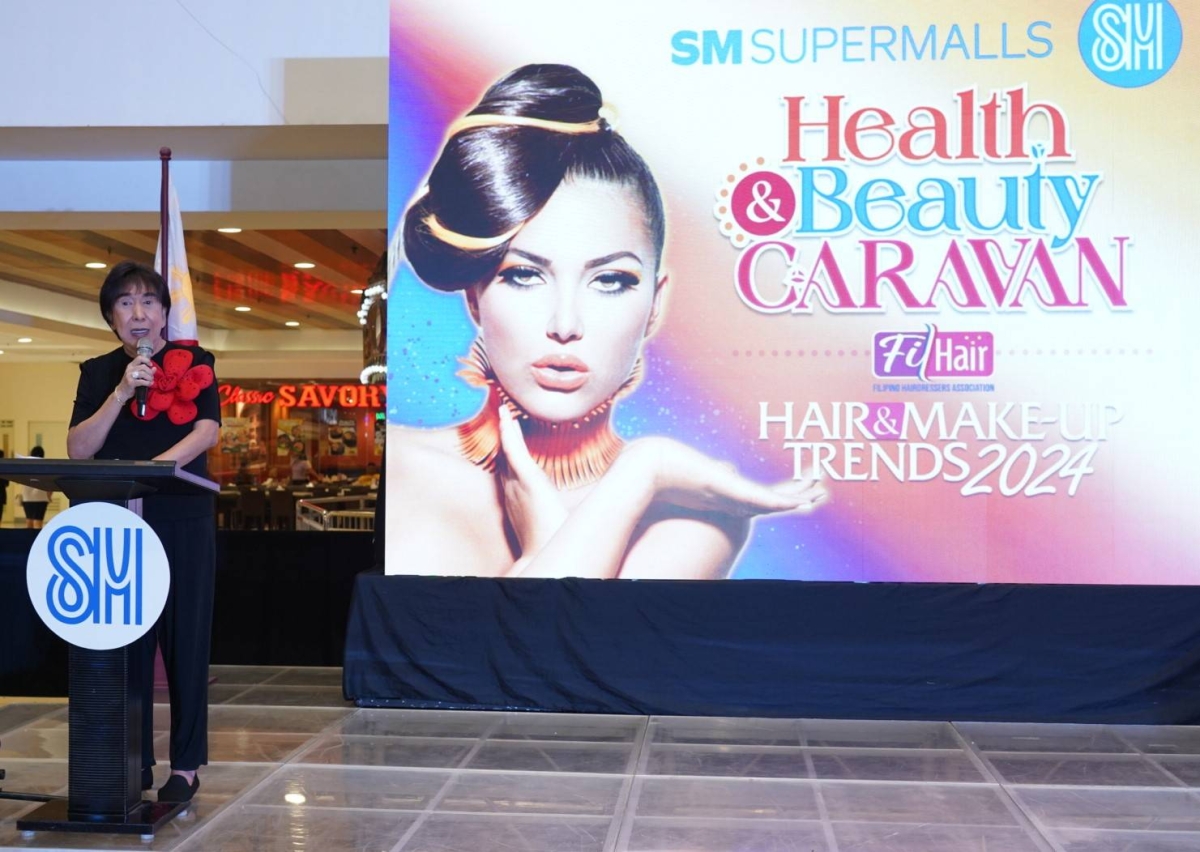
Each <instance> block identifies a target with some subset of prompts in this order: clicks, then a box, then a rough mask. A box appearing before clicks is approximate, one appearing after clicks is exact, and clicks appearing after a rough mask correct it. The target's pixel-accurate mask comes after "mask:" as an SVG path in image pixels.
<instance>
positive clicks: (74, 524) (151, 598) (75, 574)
mask: <svg viewBox="0 0 1200 852" xmlns="http://www.w3.org/2000/svg"><path fill="white" fill-rule="evenodd" d="M25 580H26V585H27V586H28V589H29V599H30V601H32V603H33V607H34V609H35V610H37V613H38V615H39V616H40V617H41V619H42V621H43V622H44V623H45V624H46V626H47V627H49V628H50V629H51V630H52V631H54V633H56V634H57V635H58V636H61V637H62V638H63V639H65V640H67V641H68V642H70V643H71V644H72V645H78V646H79V647H81V648H91V649H93V650H105V649H109V648H120V647H123V646H125V645H128V644H129V643H130V642H133V641H134V640H135V639H137V638H139V637H140V636H141V635H142V634H144V633H145V632H146V631H147V630H149V629H150V628H151V627H153V626H154V623H155V622H156V621H157V620H158V616H159V614H160V613H161V612H162V608H163V605H164V604H165V603H166V600H167V591H168V590H169V588H170V584H171V576H170V571H169V570H168V566H167V556H166V552H165V551H164V550H163V546H162V542H161V541H159V539H158V536H157V535H155V534H154V530H152V529H150V527H149V525H148V524H146V522H145V521H143V520H142V519H141V518H139V517H138V516H137V515H135V514H134V513H133V512H130V511H129V510H127V509H123V508H121V507H119V506H114V505H111V504H109V503H85V504H83V505H80V506H73V507H71V508H70V509H68V510H67V511H65V512H62V513H61V514H59V515H57V516H56V517H55V518H54V519H53V520H52V521H51V522H50V523H49V524H47V525H46V527H45V528H44V529H43V530H42V531H41V533H40V534H39V535H38V537H37V539H36V540H35V541H34V544H33V549H32V550H31V551H30V553H29V562H28V565H27V568H26V574H25Z"/></svg>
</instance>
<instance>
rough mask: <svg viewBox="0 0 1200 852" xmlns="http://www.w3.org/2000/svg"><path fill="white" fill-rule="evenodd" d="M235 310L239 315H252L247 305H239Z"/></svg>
mask: <svg viewBox="0 0 1200 852" xmlns="http://www.w3.org/2000/svg"><path fill="white" fill-rule="evenodd" d="M234 310H235V311H237V312H238V313H242V314H248V313H250V309H249V308H248V307H246V306H245V305H238V306H237V307H236V308H234Z"/></svg>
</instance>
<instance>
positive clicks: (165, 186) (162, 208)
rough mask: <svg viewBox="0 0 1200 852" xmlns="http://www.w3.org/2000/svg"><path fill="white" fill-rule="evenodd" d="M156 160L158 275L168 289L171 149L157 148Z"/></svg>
mask: <svg viewBox="0 0 1200 852" xmlns="http://www.w3.org/2000/svg"><path fill="white" fill-rule="evenodd" d="M158 159H159V160H161V161H162V189H161V191H160V192H159V195H158V233H159V239H161V240H162V259H161V260H160V261H159V264H158V265H159V266H160V267H161V268H160V269H159V270H158V274H159V275H161V276H162V279H163V281H166V282H167V286H168V288H169V287H170V284H171V274H170V270H171V264H170V261H169V259H168V256H167V247H168V244H169V242H170V235H171V228H170V226H169V224H168V223H169V209H170V204H171V202H170V198H169V195H168V190H169V189H170V186H171V171H170V170H171V149H170V148H166V147H163V148H159V149H158ZM166 333H167V329H166V328H165V327H164V328H163V334H164V335H166Z"/></svg>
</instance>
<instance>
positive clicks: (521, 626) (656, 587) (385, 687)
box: [344, 573, 1200, 724]
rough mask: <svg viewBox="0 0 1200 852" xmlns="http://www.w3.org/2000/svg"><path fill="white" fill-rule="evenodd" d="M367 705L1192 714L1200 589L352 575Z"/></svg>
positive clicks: (355, 652) (1197, 710) (1043, 716)
mask: <svg viewBox="0 0 1200 852" xmlns="http://www.w3.org/2000/svg"><path fill="white" fill-rule="evenodd" d="M344 682H345V689H346V693H347V695H348V697H350V698H352V699H355V700H357V701H358V702H359V703H360V704H362V705H367V706H409V707H455V708H477V709H515V710H551V711H575V712H591V713H638V714H683V715H735V716H795V717H832V718H879V719H954V720H1011V721H1033V720H1038V721H1076V722H1128V723H1155V724H1185V723H1195V722H1200V588H1190V587H1187V588H1176V587H1112V586H1012V585H990V586H975V585H970V586H966V585H933V584H895V583H878V584H847V583H802V582H779V581H726V582H716V583H702V582H648V581H640V582H621V581H591V580H483V579H471V578H440V577H408V576H395V577H384V576H382V575H380V574H378V573H367V574H363V575H361V576H360V577H359V578H358V580H357V583H356V586H355V590H354V602H353V607H352V610H351V614H350V624H349V631H348V634H347V642H346V661H345V681H344Z"/></svg>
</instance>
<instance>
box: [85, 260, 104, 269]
mask: <svg viewBox="0 0 1200 852" xmlns="http://www.w3.org/2000/svg"><path fill="white" fill-rule="evenodd" d="M84 266H86V267H87V268H88V269H107V268H108V264H107V263H101V262H100V261H98V260H93V261H90V262H88V263H85V264H84Z"/></svg>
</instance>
